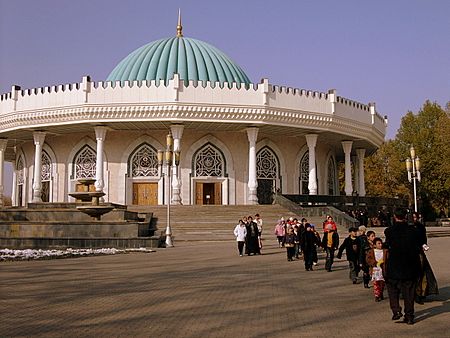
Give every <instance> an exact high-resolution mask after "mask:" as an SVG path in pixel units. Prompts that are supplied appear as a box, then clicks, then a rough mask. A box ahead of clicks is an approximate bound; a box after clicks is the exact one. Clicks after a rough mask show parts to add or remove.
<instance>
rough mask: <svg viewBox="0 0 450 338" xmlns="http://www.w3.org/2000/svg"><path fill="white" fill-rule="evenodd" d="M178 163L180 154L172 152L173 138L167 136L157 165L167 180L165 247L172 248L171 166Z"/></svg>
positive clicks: (159, 153) (159, 152)
mask: <svg viewBox="0 0 450 338" xmlns="http://www.w3.org/2000/svg"><path fill="white" fill-rule="evenodd" d="M174 159H175V161H174ZM174 162H175V163H174ZM163 163H164V164H165V165H166V168H167V174H164V172H163V170H162V166H163ZM179 163H180V152H179V151H173V137H172V134H171V133H170V132H169V134H168V135H167V137H166V150H165V151H164V150H158V165H159V167H160V169H161V176H163V177H164V176H167V179H168V181H169V182H168V193H167V196H168V198H167V225H166V247H167V248H171V247H173V241H172V228H171V227H170V202H171V198H172V194H171V192H172V182H171V180H172V164H175V167H177V166H178V164H179Z"/></svg>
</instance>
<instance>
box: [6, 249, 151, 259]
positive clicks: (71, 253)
mask: <svg viewBox="0 0 450 338" xmlns="http://www.w3.org/2000/svg"><path fill="white" fill-rule="evenodd" d="M129 252H142V253H150V252H155V251H154V250H151V249H147V248H130V249H116V248H101V249H72V248H67V249H63V250H42V249H22V250H11V249H0V262H1V261H23V260H36V259H52V258H69V257H83V256H93V255H116V254H123V253H129Z"/></svg>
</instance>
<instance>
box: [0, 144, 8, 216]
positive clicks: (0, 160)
mask: <svg viewBox="0 0 450 338" xmlns="http://www.w3.org/2000/svg"><path fill="white" fill-rule="evenodd" d="M7 144H8V140H7V139H4V138H2V139H0V207H2V206H4V205H5V203H4V201H3V191H4V188H3V169H4V167H5V151H6V145H7Z"/></svg>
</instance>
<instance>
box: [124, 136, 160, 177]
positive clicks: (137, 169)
mask: <svg viewBox="0 0 450 338" xmlns="http://www.w3.org/2000/svg"><path fill="white" fill-rule="evenodd" d="M128 163H129V175H130V176H131V177H149V176H158V155H157V152H156V150H155V149H154V148H153V147H152V146H150V145H148V144H143V145H141V146H140V147H138V148H137V150H135V151H134V152H133V153H132V154H131V156H130V159H129V162H128Z"/></svg>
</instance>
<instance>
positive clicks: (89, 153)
mask: <svg viewBox="0 0 450 338" xmlns="http://www.w3.org/2000/svg"><path fill="white" fill-rule="evenodd" d="M386 126H387V119H386V117H382V116H381V115H380V114H379V113H378V112H377V111H376V108H375V104H374V103H369V104H362V103H358V102H355V101H353V100H350V99H347V98H343V97H340V96H338V95H337V93H336V90H334V89H331V90H329V91H328V92H326V93H323V92H317V91H309V90H303V89H295V88H289V87H284V86H277V85H272V84H270V83H269V81H268V80H267V79H262V80H261V81H260V82H259V83H252V82H251V81H250V79H249V78H248V77H247V75H246V74H245V72H244V71H243V69H242V68H241V67H240V66H238V65H237V64H236V63H234V62H233V61H232V60H231V59H230V58H229V57H228V56H227V55H225V54H224V53H223V52H222V51H221V50H219V49H217V48H215V47H213V46H212V45H210V44H208V43H205V42H202V41H199V40H196V39H193V38H188V37H184V36H183V33H182V27H181V20H179V22H178V26H177V33H176V36H175V37H171V38H166V39H161V40H157V41H154V42H151V43H149V44H146V45H144V46H142V47H140V48H138V49H137V50H135V51H133V52H132V53H131V54H129V55H128V56H127V57H125V58H124V59H123V60H122V61H121V62H119V64H118V65H117V66H116V67H115V68H114V69H113V70H112V72H111V73H110V75H109V76H108V78H107V79H106V80H105V81H99V82H93V81H92V80H91V78H90V77H89V76H84V77H83V78H82V81H81V82H79V83H74V84H66V85H58V86H49V87H43V88H33V89H22V88H20V87H19V86H12V89H11V92H9V93H5V94H3V95H1V97H0V171H1V172H0V180H1V181H0V199H1V201H0V202H1V203H2V204H3V186H4V182H3V169H4V165H5V161H9V162H12V164H13V167H14V174H13V190H12V203H13V206H26V205H27V204H28V203H29V202H70V201H73V198H72V197H69V196H68V193H70V192H73V191H77V189H79V182H78V180H79V179H83V178H92V179H95V184H94V185H93V186H92V187H91V189H92V190H94V189H95V190H97V191H103V192H105V194H106V195H105V196H104V200H105V201H107V202H112V203H118V204H125V205H161V204H167V203H168V201H169V199H170V200H171V204H183V205H193V204H215V205H226V204H257V203H260V204H268V203H272V201H273V193H274V192H275V191H278V192H281V193H285V194H311V195H339V194H340V191H339V184H338V171H337V169H338V163H339V162H344V163H345V189H344V190H345V194H346V195H352V194H355V193H357V194H359V195H360V196H365V185H364V157H365V156H366V155H368V154H371V153H373V152H374V151H375V150H376V149H377V148H378V147H379V146H380V145H381V143H382V142H383V141H384V136H385V132H386ZM169 133H170V134H171V137H172V139H173V148H174V150H175V151H179V152H180V157H179V161H175V159H173V161H172V163H171V166H170V167H171V168H169V166H168V165H163V166H160V163H158V162H159V161H158V151H160V150H164V149H166V143H167V142H166V140H167V135H168V134H169ZM177 160H178V159H177Z"/></svg>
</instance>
